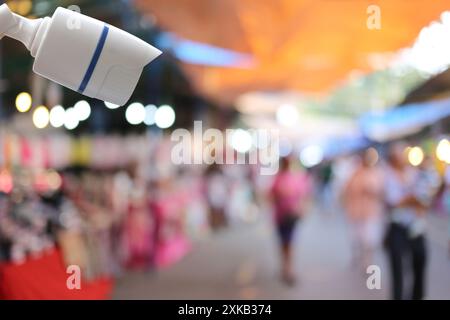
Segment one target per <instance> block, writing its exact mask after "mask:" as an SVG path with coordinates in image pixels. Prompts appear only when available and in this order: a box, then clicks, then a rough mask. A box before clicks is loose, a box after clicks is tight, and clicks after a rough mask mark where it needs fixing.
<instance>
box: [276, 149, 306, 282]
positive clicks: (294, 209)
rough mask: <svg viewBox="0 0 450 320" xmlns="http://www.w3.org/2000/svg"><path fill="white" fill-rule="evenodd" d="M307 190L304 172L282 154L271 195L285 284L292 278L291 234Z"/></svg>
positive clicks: (293, 276)
mask: <svg viewBox="0 0 450 320" xmlns="http://www.w3.org/2000/svg"><path fill="white" fill-rule="evenodd" d="M308 192H309V179H308V177H307V175H306V174H305V173H304V172H302V171H299V170H295V169H294V168H292V165H291V160H290V159H289V158H282V159H281V161H280V171H279V172H278V174H277V176H276V177H275V179H274V183H273V185H272V189H271V197H272V200H273V204H274V211H275V224H276V228H277V232H278V236H279V240H280V246H281V276H282V280H283V281H284V282H285V283H286V284H288V285H293V284H295V282H296V277H295V274H294V271H293V263H292V236H293V233H294V230H295V227H296V225H297V222H298V220H299V218H300V217H301V216H303V215H304V209H303V207H304V206H303V205H302V204H304V203H305V201H306V195H307V194H308Z"/></svg>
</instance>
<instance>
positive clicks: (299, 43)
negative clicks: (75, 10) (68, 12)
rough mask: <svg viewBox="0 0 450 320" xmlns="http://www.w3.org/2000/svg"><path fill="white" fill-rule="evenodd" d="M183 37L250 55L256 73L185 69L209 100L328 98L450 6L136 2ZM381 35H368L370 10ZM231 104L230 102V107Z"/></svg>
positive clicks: (415, 0) (352, 1)
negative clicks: (290, 93) (277, 95)
mask: <svg viewBox="0 0 450 320" xmlns="http://www.w3.org/2000/svg"><path fill="white" fill-rule="evenodd" d="M136 3H137V5H138V7H139V8H141V10H143V11H145V12H148V13H151V14H152V15H153V16H154V17H155V19H156V21H157V23H158V24H159V25H160V26H162V27H163V28H164V29H166V30H169V31H172V32H174V33H175V34H177V35H179V36H180V37H183V38H186V39H190V40H194V41H199V42H202V43H207V44H211V45H215V46H218V47H222V48H226V49H231V50H234V51H237V52H242V53H249V54H251V55H252V56H253V57H254V59H255V63H256V64H255V65H254V66H252V67H250V68H244V69H242V68H221V67H214V66H199V65H189V64H186V65H185V66H184V67H185V69H186V71H187V72H188V74H189V75H190V76H191V78H192V79H193V80H194V83H195V84H196V86H197V87H198V88H199V89H200V90H201V92H202V93H204V94H207V95H210V96H213V97H215V98H225V99H227V98H229V99H233V98H234V97H236V96H237V95H238V94H240V93H242V92H246V91H249V90H280V89H294V90H301V91H304V92H311V93H324V92H327V91H328V90H329V89H331V88H334V87H336V86H337V85H339V84H340V83H342V82H343V81H344V80H345V79H347V78H348V76H349V75H351V74H352V73H353V72H358V73H360V72H363V73H365V72H370V71H372V70H374V69H376V68H379V67H380V66H381V67H382V66H383V64H384V63H385V62H386V61H389V60H390V59H391V58H392V54H393V53H394V52H396V51H397V50H399V49H401V48H404V47H408V46H410V45H412V43H413V42H414V40H415V39H416V37H417V36H418V34H419V32H420V30H421V28H423V27H424V26H426V25H428V24H429V23H430V22H432V21H434V20H438V19H439V17H440V14H441V13H442V12H443V11H445V10H447V9H450V3H449V1H448V0H433V1H429V0H412V1H404V0H378V1H377V0H342V1H330V0H323V1H317V0H277V1H273V0H245V1H242V0H214V1H211V0H196V1H192V0H165V1H160V0H136ZM372 4H376V5H378V6H379V7H380V9H381V29H380V30H369V29H368V28H367V19H368V17H369V14H368V13H367V8H368V6H369V5H372ZM229 101H231V100H229Z"/></svg>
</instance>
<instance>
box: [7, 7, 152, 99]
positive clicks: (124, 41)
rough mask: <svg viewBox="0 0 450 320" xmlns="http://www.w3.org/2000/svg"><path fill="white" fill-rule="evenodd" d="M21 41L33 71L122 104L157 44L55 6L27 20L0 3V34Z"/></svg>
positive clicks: (65, 84) (69, 86)
mask: <svg viewBox="0 0 450 320" xmlns="http://www.w3.org/2000/svg"><path fill="white" fill-rule="evenodd" d="M4 35H7V36H9V37H11V38H14V39H16V40H19V41H21V42H22V43H23V44H24V45H25V46H26V47H27V49H28V50H30V52H31V55H32V56H33V57H34V58H35V61H34V64H33V71H34V72H36V73H37V74H39V75H41V76H43V77H45V78H47V79H50V80H52V81H54V82H57V83H59V84H61V85H63V86H65V87H67V88H70V89H72V90H75V91H78V92H80V93H82V94H84V95H86V96H89V97H92V98H97V99H100V100H104V101H107V102H111V103H114V104H117V105H124V104H125V103H126V102H127V101H128V99H129V98H130V96H131V94H132V93H133V91H134V89H135V87H136V85H137V82H138V81H139V78H140V76H141V73H142V69H143V68H144V67H145V66H146V65H147V64H148V63H150V62H151V61H152V60H153V59H155V58H156V57H158V56H159V55H160V54H161V51H160V50H158V49H157V48H155V47H153V46H151V45H149V44H148V43H146V42H144V41H142V40H140V39H138V38H136V37H135V36H133V35H131V34H129V33H127V32H125V31H122V30H120V29H118V28H116V27H113V26H110V25H107V24H105V23H103V22H101V21H99V20H96V19H93V18H90V17H88V16H85V15H83V14H80V13H78V12H75V11H71V10H67V9H64V8H61V7H59V8H57V9H56V11H55V13H54V14H53V16H52V17H51V18H50V17H45V18H42V19H36V20H31V19H27V18H24V17H22V16H19V15H17V14H15V13H13V12H11V10H10V9H9V8H8V6H7V5H6V4H3V5H1V6H0V38H2V37H3V36H4Z"/></svg>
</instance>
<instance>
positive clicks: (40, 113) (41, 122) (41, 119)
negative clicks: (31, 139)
mask: <svg viewBox="0 0 450 320" xmlns="http://www.w3.org/2000/svg"><path fill="white" fill-rule="evenodd" d="M49 121H50V112H49V111H48V109H47V107H45V106H39V107H37V108H36V109H35V110H34V112H33V124H34V126H35V127H36V128H38V129H43V128H45V127H47V126H48V123H49Z"/></svg>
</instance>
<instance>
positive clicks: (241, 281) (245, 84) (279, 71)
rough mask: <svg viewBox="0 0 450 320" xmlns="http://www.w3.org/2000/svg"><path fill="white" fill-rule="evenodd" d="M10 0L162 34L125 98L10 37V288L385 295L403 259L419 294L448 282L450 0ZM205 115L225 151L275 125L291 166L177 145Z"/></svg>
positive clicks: (142, 295)
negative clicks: (179, 156) (223, 160)
mask: <svg viewBox="0 0 450 320" xmlns="http://www.w3.org/2000/svg"><path fill="white" fill-rule="evenodd" d="M2 2H6V3H7V4H8V6H9V7H10V8H11V9H12V10H13V11H15V12H16V13H18V14H20V15H23V16H26V17H29V18H39V17H44V16H51V15H52V14H53V12H54V10H55V9H56V8H57V7H58V6H62V7H65V8H69V9H71V10H75V11H80V12H81V13H83V14H85V15H88V16H91V17H94V18H96V19H99V20H102V21H105V22H107V23H109V24H111V25H114V26H116V27H119V28H121V29H123V30H126V31H127V32H130V33H132V34H134V35H136V36H137V37H139V38H141V39H143V40H145V41H146V42H148V43H150V44H152V45H154V46H155V47H157V48H159V49H161V50H162V51H163V54H162V55H161V56H160V57H158V58H157V59H156V60H155V61H153V62H152V63H151V64H150V65H149V66H147V67H146V68H145V69H144V72H143V74H142V77H141V79H140V81H139V83H138V86H137V88H136V90H135V92H134V94H133V95H132V97H131V99H130V101H129V102H128V104H127V105H125V106H121V107H119V106H117V105H113V104H110V103H104V102H103V101H99V100H96V99H91V98H88V97H85V96H82V95H81V94H79V93H77V92H73V91H71V90H68V89H65V88H63V87H62V86H60V85H58V84H55V83H52V82H50V81H48V80H46V79H44V78H42V77H40V76H38V75H36V74H34V73H33V72H32V64H33V59H32V58H31V56H30V55H29V52H28V51H27V50H26V49H25V48H24V47H23V45H22V44H21V43H18V42H16V41H14V40H11V39H8V38H4V39H2V41H1V42H0V279H1V281H0V298H3V299H52V298H57V299H80V298H81V299H109V298H114V299H220V298H222V299H390V298H399V296H398V292H397V293H395V292H394V293H393V290H394V289H393V288H394V287H395V288H398V272H400V274H402V275H404V276H405V277H406V276H408V275H409V274H410V273H411V275H413V278H414V279H415V281H414V283H415V284H414V289H413V291H414V293H413V297H414V298H431V299H450V272H449V270H450V259H449V258H450V222H449V215H450V169H449V168H448V164H449V163H450V141H449V139H450V138H449V137H450V69H448V68H449V67H450V42H449V41H448V39H449V36H450V4H449V2H448V1H444V0H434V1H425V0H423V1H422V0H417V1H409V2H407V1H401V0H390V1H387V0H385V1H383V0H377V1H365V0H358V1H357V0H346V1H313V0H277V1H269V0H246V1H238V0H197V1H189V0H164V1H163V0H110V1H106V0H80V1H76V0H71V1H64V0H60V1H58V0H35V1H31V0H10V1H2ZM67 63H71V62H70V61H67ZM194 121H202V126H203V129H204V130H206V129H207V128H216V129H219V130H220V131H221V132H225V130H226V129H235V130H236V131H235V134H234V135H233V136H232V137H231V139H229V140H227V141H226V143H225V144H224V145H223V147H222V148H220V149H215V150H214V152H215V153H220V154H221V155H224V154H226V153H227V152H231V153H232V154H233V155H237V154H245V155H246V156H249V155H251V154H254V153H255V152H260V151H261V150H265V149H266V148H269V146H268V145H270V140H271V139H279V146H278V147H279V149H278V150H277V151H278V157H277V161H278V158H280V159H281V160H282V161H284V160H286V159H287V160H286V162H287V163H288V166H287V167H286V168H284V167H283V166H280V171H279V173H278V174H276V175H273V176H270V175H268V176H265V175H262V174H261V173H260V170H259V169H260V166H261V164H260V163H253V164H241V165H237V164H228V165H220V164H210V165H208V164H191V165H189V164H185V165H176V164H174V163H173V161H172V159H171V152H172V148H173V141H171V133H172V132H173V131H174V130H176V129H179V128H184V129H187V130H189V131H190V132H193V126H194ZM255 129H262V130H271V132H277V135H276V137H275V136H273V137H268V138H267V139H266V140H267V141H264V139H255V136H254V135H252V134H251V132H252V130H255ZM195 139H201V137H198V136H194V140H195ZM197 142H198V141H197ZM192 147H193V152H194V153H202V152H203V151H204V150H203V148H206V145H204V144H203V145H202V144H201V143H196V144H193V145H192ZM400 148H401V152H400V153H398V152H397V158H398V159H399V158H402V159H403V160H405V163H404V166H402V165H400V164H399V163H400V162H401V161H400V160H398V159H397V161H394V160H392V158H393V157H394V154H395V150H399V149H400ZM399 154H401V156H399ZM392 170H393V171H392ZM392 172H394V173H392ZM395 172H397V173H398V175H397V173H395ZM297 173H299V175H298V176H296V175H294V174H297ZM403 173H404V175H403ZM397 176H398V177H399V178H398V179H397V178H395V177H397ZM393 177H394V178H393ZM403 177H404V178H403ZM279 185H281V187H280V190H278V189H277V188H278V187H277V186H279ZM297 191H298V192H297ZM399 193H400V194H403V195H407V196H405V199H406V198H408V199H410V198H411V199H412V198H413V200H414V201H412V200H411V201H409V200H408V201H406V200H405V201H401V200H399V199H400V198H401V196H398V197H397V198H395V197H396V196H394V195H397V194H399ZM288 198H289V200H287V199H288ZM292 199H294V202H298V203H299V204H298V208H300V209H299V210H297V207H295V208H291V209H289V210H287V211H289V212H290V211H300V214H299V215H298V216H300V217H299V218H298V219H295V220H296V222H294V223H290V224H288V227H287V229H286V228H285V227H286V225H285V224H284V220H283V218H280V217H281V216H283V212H282V211H283V209H280V208H283V207H284V204H286V203H288V202H289V203H290V202H292V201H291V200H292ZM406 202H407V204H405V203H406ZM412 202H413V203H412ZM411 203H412V204H411ZM284 211H286V210H284ZM400 211H402V212H400ZM404 211H408V213H405V212H404ZM411 212H412V214H411ZM408 214H411V216H414V217H413V218H411V221H412V222H411V223H410V224H408V226H407V227H406V226H405V225H403V224H402V223H403V222H402V223H399V222H398V221H396V220H395V219H394V218H393V217H397V216H402V217H403V216H408ZM280 219H281V220H280ZM297 220H298V221H297ZM402 221H403V220H402ZM393 225H394V226H397V225H401V226H402V227H401V228H403V227H404V230H406V231H405V232H408V235H406V236H404V237H403V235H402V236H398V237H397V235H398V234H396V235H395V236H392V234H394V233H395V231H392V228H391V227H392V226H393ZM424 225H426V227H423V226H424ZM295 226H296V227H295ZM294 227H295V228H294ZM410 227H411V228H410ZM401 230H403V229H401ZM401 232H403V231H400V233H399V234H401ZM405 234H406V233H405ZM411 234H413V235H411ZM386 235H388V237H386ZM389 235H391V236H392V237H389ZM402 237H403V238H402ZM385 238H389V239H388V240H389V241H387V244H386V239H385ZM400 238H401V239H400ZM392 239H394V240H392ZM396 239H397V240H396ZM398 239H400V240H398ZM402 239H403V240H402ZM419 240H420V241H419ZM280 243H281V246H280V245H279V244H280ZM410 256H412V257H413V259H410ZM397 258H399V259H400V258H401V259H400V260H401V261H404V263H403V265H401V270H403V271H399V269H398V268H399V265H398V264H396V261H398V259H397ZM396 259H397V260H396ZM410 260H411V261H410ZM69 265H76V266H79V267H80V270H81V277H82V280H81V283H82V285H81V289H80V290H77V289H75V290H70V289H69V288H68V286H67V278H68V277H69V276H70V275H71V273H67V272H66V267H67V266H69ZM369 265H376V266H379V268H380V270H381V286H380V288H375V289H373V288H372V289H371V288H369V287H370V286H368V284H367V279H368V277H369V276H370V273H369V274H368V273H367V269H366V268H367V266H369ZM280 270H281V274H282V276H281V277H280V275H279V274H280ZM396 272H397V273H396ZM294 275H295V279H296V281H293V279H294ZM286 280H287V281H286ZM291 280H292V281H291ZM406 282H408V281H406ZM418 283H423V286H422V288H421V289H420V288H419V287H420V285H418ZM406 287H408V285H407V284H405V288H406ZM394 291H395V290H394ZM404 291H405V292H406V291H407V290H406V289H405V290H404ZM405 295H408V294H407V293H405Z"/></svg>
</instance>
